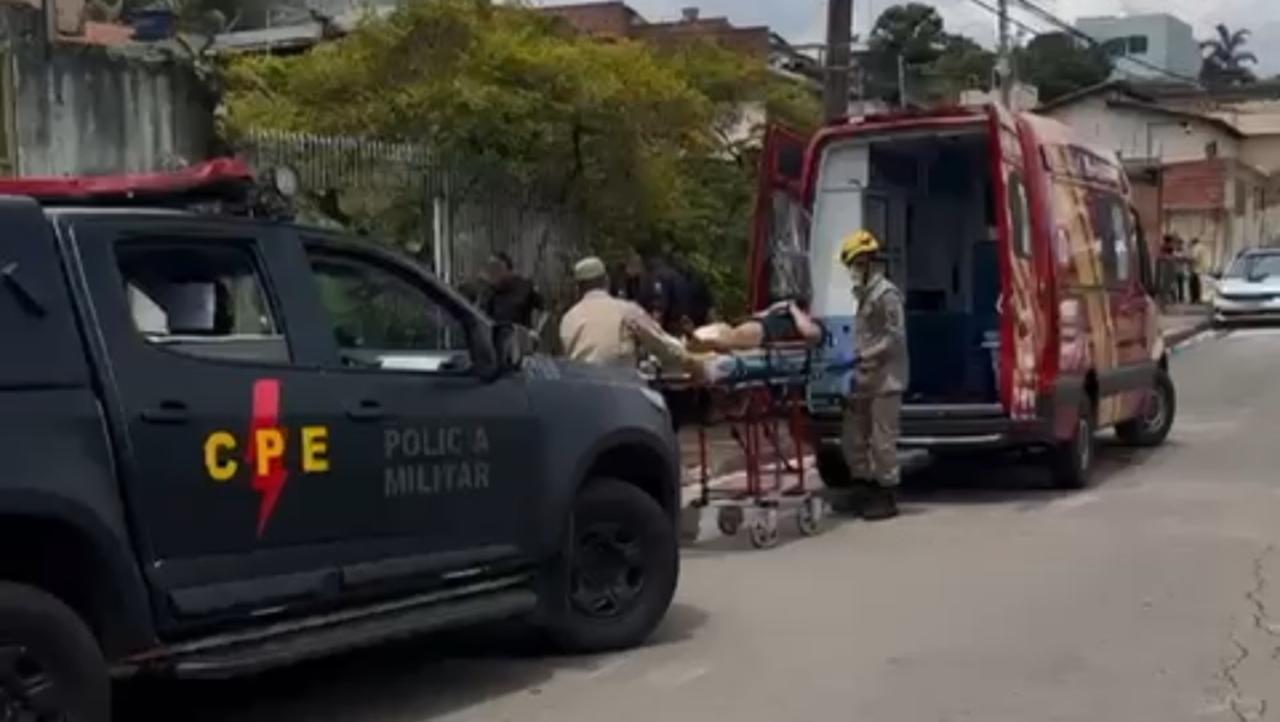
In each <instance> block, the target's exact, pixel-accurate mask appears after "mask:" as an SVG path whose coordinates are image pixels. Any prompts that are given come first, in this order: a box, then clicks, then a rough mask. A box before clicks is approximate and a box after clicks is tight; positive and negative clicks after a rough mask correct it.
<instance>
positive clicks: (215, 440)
mask: <svg viewBox="0 0 1280 722" xmlns="http://www.w3.org/2000/svg"><path fill="white" fill-rule="evenodd" d="M280 395H281V384H280V381H279V380H278V379H259V380H258V381H255V382H254V384H253V412H252V416H251V419H250V422H249V429H248V431H247V432H246V433H245V434H244V436H242V437H241V436H237V435H236V434H235V433H233V432H231V431H227V430H221V429H219V430H216V431H213V432H211V433H210V434H209V435H208V436H206V437H205V440H204V466H205V471H206V472H207V473H208V474H209V478H210V479H212V480H213V481H215V482H217V483H220V484H225V483H228V482H231V481H233V480H234V479H235V478H236V477H237V476H238V475H240V473H241V470H242V469H245V468H247V469H248V470H249V473H250V478H251V479H252V484H253V490H254V491H256V492H257V493H258V494H259V496H260V497H261V501H260V503H259V506H258V537H259V538H261V537H262V534H263V532H265V531H266V528H267V523H268V522H270V521H271V516H272V514H274V513H275V509H276V505H277V504H278V503H279V501H280V496H281V494H282V493H283V492H284V488H285V485H286V484H287V483H288V479H289V472H288V470H287V469H285V454H286V453H287V452H288V450H289V444H290V443H291V439H296V443H297V444H298V449H299V453H298V465H299V466H300V467H301V472H302V473H303V474H323V473H327V472H328V471H329V427H327V426H319V425H317V426H303V427H301V428H300V429H298V430H297V432H296V434H293V435H291V434H290V431H289V429H288V428H286V427H285V426H283V425H282V424H281V423H280Z"/></svg>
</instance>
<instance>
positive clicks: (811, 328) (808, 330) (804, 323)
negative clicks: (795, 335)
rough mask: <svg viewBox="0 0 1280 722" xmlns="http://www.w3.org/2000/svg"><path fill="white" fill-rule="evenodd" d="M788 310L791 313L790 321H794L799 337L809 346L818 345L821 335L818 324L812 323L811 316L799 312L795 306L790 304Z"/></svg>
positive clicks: (820, 328)
mask: <svg viewBox="0 0 1280 722" xmlns="http://www.w3.org/2000/svg"><path fill="white" fill-rule="evenodd" d="M788 309H789V310H790V311H791V319H792V320H793V321H795V324H796V330H797V331H799V332H800V337H801V338H803V339H804V340H805V341H806V342H808V343H809V344H810V345H816V344H818V343H820V342H821V341H822V334H823V331H822V326H820V325H818V322H817V321H814V320H813V317H812V316H810V315H809V314H807V313H805V312H804V311H801V310H800V307H799V306H797V305H796V304H794V303H792V304H790V305H789V306H788Z"/></svg>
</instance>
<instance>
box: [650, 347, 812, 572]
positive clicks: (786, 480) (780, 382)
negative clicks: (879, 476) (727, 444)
mask: <svg viewBox="0 0 1280 722" xmlns="http://www.w3.org/2000/svg"><path fill="white" fill-rule="evenodd" d="M816 357H817V350H816V349H813V348H812V347H809V346H807V345H797V344H784V345H775V346H769V347H766V348H763V349H761V350H759V351H750V352H738V353H734V354H722V355H717V356H715V357H713V358H710V359H708V360H707V361H706V369H705V372H704V374H703V378H702V379H700V380H699V381H695V380H694V379H693V378H692V377H689V376H678V377H671V376H657V377H654V378H652V379H651V381H650V383H651V384H652V385H653V387H654V388H655V389H657V390H659V391H661V392H662V393H663V394H664V395H666V396H668V398H678V399H679V400H680V402H681V403H672V404H671V407H672V409H673V413H675V414H677V415H678V416H677V419H676V420H677V422H678V423H679V424H680V425H681V426H694V427H696V428H697V431H698V451H699V458H698V461H699V463H698V472H697V473H698V496H697V497H696V498H695V499H694V500H693V501H692V502H691V503H690V504H689V505H688V506H687V507H686V508H685V510H684V517H683V518H682V520H681V522H682V527H683V531H685V533H686V536H694V537H696V534H697V529H698V527H699V526H700V523H701V518H702V515H703V512H704V510H707V509H715V510H716V523H717V526H718V527H719V529H720V531H721V532H723V533H724V534H726V535H729V536H733V535H736V534H737V533H738V532H739V530H741V529H742V528H743V527H744V526H745V527H746V529H747V531H748V534H749V536H750V540H751V543H752V545H754V546H755V547H757V548H769V547H773V546H775V545H777V543H778V541H779V538H780V536H779V517H780V513H781V512H782V511H784V510H785V511H794V512H795V520H796V528H797V529H798V530H799V532H800V533H801V534H802V535H804V536H811V535H814V534H817V533H818V532H819V531H821V528H822V520H823V518H824V516H825V506H824V502H823V500H822V497H821V496H820V495H819V494H818V493H817V491H816V490H814V491H811V490H810V489H809V488H808V486H807V485H806V479H805V465H806V463H805V462H806V439H807V438H808V431H807V422H806V419H807V417H806V408H805V406H806V404H805V400H806V397H805V388H806V386H807V384H808V383H809V380H810V377H811V375H812V371H813V366H814V363H815V358H816ZM717 426H728V427H729V432H730V435H731V436H732V438H733V439H734V441H735V442H736V443H737V445H738V446H739V447H740V448H741V450H742V453H743V457H744V460H745V469H743V471H742V474H741V475H740V476H738V477H736V478H731V480H732V481H737V480H738V478H740V477H745V484H742V483H735V484H733V485H731V486H721V480H717V479H713V478H712V474H711V468H710V467H711V462H710V458H709V453H708V446H709V439H708V432H709V430H711V429H712V428H713V427H717ZM784 430H785V431H786V432H787V433H785V434H784V433H783V431H784Z"/></svg>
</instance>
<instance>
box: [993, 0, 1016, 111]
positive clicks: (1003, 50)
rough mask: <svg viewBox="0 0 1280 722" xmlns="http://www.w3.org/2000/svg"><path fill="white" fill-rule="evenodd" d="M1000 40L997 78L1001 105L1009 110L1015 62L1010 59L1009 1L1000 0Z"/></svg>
mask: <svg viewBox="0 0 1280 722" xmlns="http://www.w3.org/2000/svg"><path fill="white" fill-rule="evenodd" d="M999 8H1000V14H999V16H1000V30H999V33H1000V39H999V50H998V53H999V54H998V56H997V58H996V76H997V78H996V79H997V81H998V82H999V83H1000V103H1001V104H1002V105H1004V107H1006V108H1008V107H1009V103H1010V99H1011V98H1012V95H1013V86H1012V84H1011V80H1012V78H1013V61H1012V59H1011V58H1010V57H1009V0H999Z"/></svg>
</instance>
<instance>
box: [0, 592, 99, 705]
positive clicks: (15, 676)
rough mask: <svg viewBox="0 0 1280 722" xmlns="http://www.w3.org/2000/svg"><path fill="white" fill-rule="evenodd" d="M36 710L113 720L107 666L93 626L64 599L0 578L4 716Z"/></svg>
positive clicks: (0, 676)
mask: <svg viewBox="0 0 1280 722" xmlns="http://www.w3.org/2000/svg"><path fill="white" fill-rule="evenodd" d="M35 690H38V691H35ZM7 706H9V707H10V708H6V707H7ZM11 709H12V710H14V714H13V715H12V716H7V713H9V712H10V711H11ZM33 709H34V710H39V713H40V715H41V716H36V717H32V718H33V719H58V720H64V719H65V720H68V721H69V722H108V720H109V719H110V717H111V682H110V678H109V677H108V673H107V665H106V662H105V661H104V660H103V658H102V651H101V650H100V649H99V648H98V643H97V641H96V640H95V639H94V637H93V633H92V632H90V631H89V627H88V626H87V625H86V624H85V623H84V621H83V620H81V619H80V617H79V616H78V615H77V614H76V613H75V612H73V611H71V609H70V608H68V607H67V606H66V605H65V604H63V603H62V602H61V601H59V600H58V599H57V598H55V597H53V596H51V595H49V594H46V593H45V592H42V591H40V590H39V589H35V588H33V587H28V586H24V585H21V584H10V583H8V582H0V719H27V717H25V716H23V714H24V712H25V711H27V710H33ZM17 710H22V712H19V711H17Z"/></svg>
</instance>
